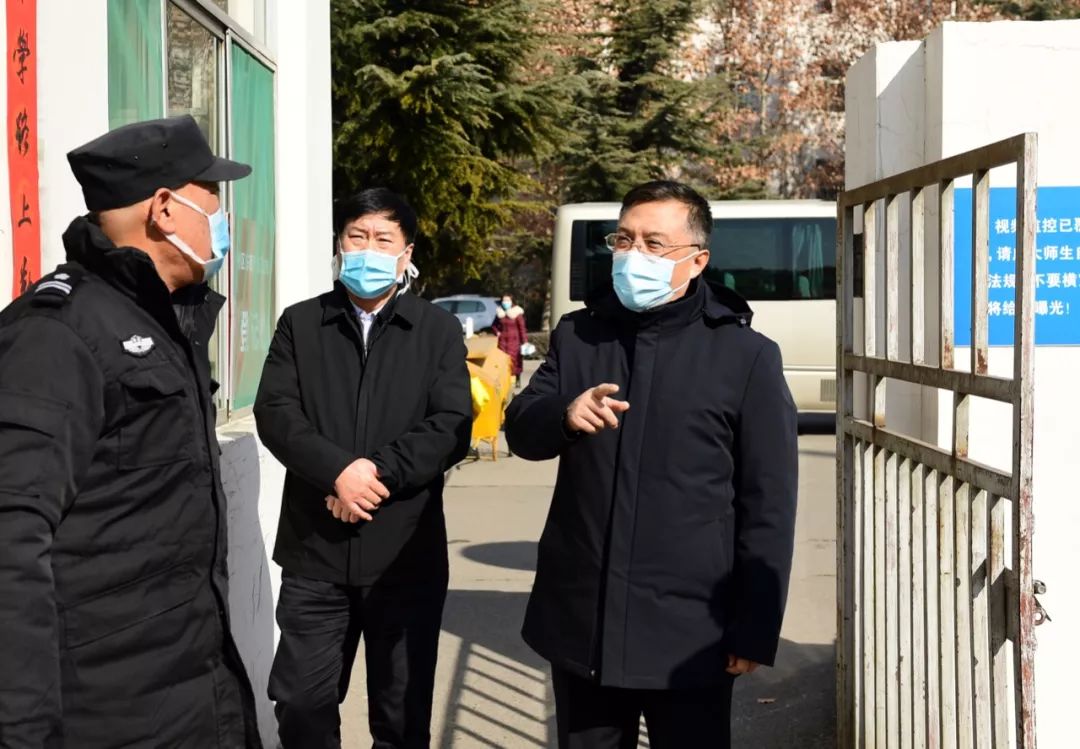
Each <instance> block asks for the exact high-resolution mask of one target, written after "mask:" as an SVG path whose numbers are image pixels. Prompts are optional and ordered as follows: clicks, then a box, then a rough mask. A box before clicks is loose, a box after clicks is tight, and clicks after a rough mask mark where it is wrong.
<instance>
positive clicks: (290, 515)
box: [255, 284, 472, 585]
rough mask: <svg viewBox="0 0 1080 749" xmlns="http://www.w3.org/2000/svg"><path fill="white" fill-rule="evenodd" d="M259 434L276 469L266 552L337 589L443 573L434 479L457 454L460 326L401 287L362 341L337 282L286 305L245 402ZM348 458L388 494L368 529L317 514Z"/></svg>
mask: <svg viewBox="0 0 1080 749" xmlns="http://www.w3.org/2000/svg"><path fill="white" fill-rule="evenodd" d="M255 419H256V421H257V423H258V428H259V437H260V439H262V441H263V443H264V444H265V445H266V446H267V447H268V448H269V449H270V452H272V453H273V454H274V456H276V457H277V458H278V460H280V461H281V462H282V463H283V464H284V465H285V468H286V469H287V472H286V476H285V489H284V496H283V502H282V506H281V522H280V523H279V525H278V536H277V545H276V547H275V549H274V560H275V561H276V562H277V563H278V564H280V565H281V566H282V568H283V569H285V570H288V571H290V572H293V573H296V574H298V575H303V576H305V577H311V578H315V579H318V580H325V581H328V582H335V583H339V584H349V585H373V584H375V583H377V582H381V583H384V584H399V583H417V582H424V581H431V582H439V581H440V580H445V579H446V576H447V555H446V521H445V519H444V516H443V505H442V496H443V473H444V472H445V471H446V470H447V469H448V468H449V467H451V466H452V465H454V464H455V463H457V462H458V461H459V460H461V459H462V458H463V457H465V455H466V454H467V452H468V449H469V439H470V433H471V430H472V398H471V396H470V394H469V374H468V370H467V369H466V366H465V343H464V340H463V337H462V334H461V324H460V323H459V322H458V321H457V318H455V317H454V316H453V315H451V314H449V313H448V312H446V311H445V310H442V309H440V308H438V307H436V306H435V305H433V304H431V303H430V302H426V301H424V300H423V299H420V298H419V297H417V296H416V295H414V294H413V293H411V292H405V293H403V294H400V295H398V296H396V297H394V298H393V300H392V301H391V302H390V303H388V304H387V306H386V307H384V308H383V310H381V311H380V313H379V315H378V318H377V319H376V320H375V321H374V323H373V324H372V328H371V331H370V333H369V335H368V340H367V343H366V345H365V343H364V338H363V332H362V328H361V325H360V322H359V320H358V319H357V315H356V312H355V310H354V308H353V306H352V303H351V302H350V300H349V297H348V295H347V294H346V293H345V289H344V287H343V286H341V284H336V285H335V287H334V289H333V290H332V291H330V292H328V293H326V294H323V295H322V296H319V297H316V298H314V299H309V300H307V301H305V302H301V303H300V304H297V305H295V306H293V307H290V308H289V309H287V310H285V313H284V314H283V315H282V317H281V320H280V321H278V326H277V331H276V333H275V334H274V339H273V341H272V342H271V344H270V353H269V355H268V356H267V358H266V365H265V367H264V368H263V377H262V382H261V383H260V385H259V393H258V396H257V398H256V400H255ZM358 458H368V459H369V460H372V461H373V462H374V463H375V465H376V466H378V468H379V472H380V476H381V480H382V482H383V483H384V484H386V486H387V488H388V489H389V490H390V492H391V496H390V499H389V500H388V501H386V502H384V503H383V504H382V506H381V507H380V508H379V509H378V510H377V511H376V513H375V517H374V520H373V521H372V522H370V523H364V522H361V523H358V524H355V525H353V524H348V523H343V522H342V521H340V520H337V519H335V518H334V516H333V515H332V514H331V513H330V512H329V511H328V510H327V509H326V497H327V496H328V495H331V494H333V493H334V482H335V481H336V480H337V478H338V476H339V475H341V472H342V471H343V470H344V469H345V468H346V467H347V466H348V465H349V464H351V463H352V462H353V461H355V460H357V459H358Z"/></svg>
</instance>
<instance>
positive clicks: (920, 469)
mask: <svg viewBox="0 0 1080 749" xmlns="http://www.w3.org/2000/svg"><path fill="white" fill-rule="evenodd" d="M910 489H911V688H912V696H911V706H912V716H911V723H912V729H911V730H912V746H913V747H914V749H926V747H927V746H928V736H927V730H926V728H927V726H926V721H927V714H928V711H927V709H926V707H927V706H926V702H927V699H928V697H929V693H930V690H929V678H928V677H929V674H928V673H927V667H926V663H927V656H928V645H929V642H928V640H927V637H926V626H927V618H928V617H927V613H928V606H927V605H926V559H927V556H926V541H927V537H928V536H927V533H926V500H925V495H926V469H925V467H924V466H923V465H922V464H921V463H917V464H915V469H914V470H913V471H912V473H911V485H910Z"/></svg>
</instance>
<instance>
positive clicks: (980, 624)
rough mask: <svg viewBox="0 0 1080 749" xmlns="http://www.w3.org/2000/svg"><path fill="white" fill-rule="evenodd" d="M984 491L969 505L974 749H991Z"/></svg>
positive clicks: (988, 591)
mask: <svg viewBox="0 0 1080 749" xmlns="http://www.w3.org/2000/svg"><path fill="white" fill-rule="evenodd" d="M986 496H987V493H986V492H982V491H980V492H976V493H975V500H974V501H973V502H972V503H971V599H970V600H971V634H972V648H971V649H972V658H973V669H974V670H973V672H972V682H973V686H974V690H975V722H974V725H975V747H977V749H992V747H993V737H992V734H991V730H990V723H991V721H992V717H991V714H990V713H991V709H990V705H991V702H992V699H993V694H992V693H991V689H990V678H991V670H990V662H991V656H990V589H989V579H988V575H987V568H988V565H989V558H988V554H987V546H988V544H987V531H988V528H987V507H986Z"/></svg>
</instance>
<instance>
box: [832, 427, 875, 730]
mask: <svg viewBox="0 0 1080 749" xmlns="http://www.w3.org/2000/svg"><path fill="white" fill-rule="evenodd" d="M851 441H852V442H854V446H853V449H852V454H851V466H852V469H853V470H852V471H851V473H850V476H851V480H852V484H853V492H852V496H853V497H854V498H855V501H854V502H852V503H851V513H850V515H849V516H848V518H849V519H850V520H851V526H852V529H853V531H854V533H853V534H852V540H853V543H852V546H853V547H854V548H853V549H851V551H850V552H848V553H846V554H845V557H846V558H847V560H848V561H849V562H851V567H850V570H851V573H852V574H851V576H852V581H853V587H852V588H849V590H851V592H852V596H851V603H852V607H851V609H850V614H851V616H850V618H849V621H850V625H849V626H847V627H845V629H844V632H845V637H850V640H849V641H850V643H851V648H850V650H848V652H849V653H850V655H851V660H852V667H851V669H850V672H851V678H850V682H849V683H848V684H846V685H845V691H844V694H845V703H846V704H847V705H848V706H847V707H846V708H845V710H846V711H845V712H841V713H839V714H838V716H837V719H838V723H839V724H840V730H839V731H838V738H839V739H840V742H841V745H842V746H850V747H857V748H861V747H865V746H866V735H865V733H864V730H865V725H866V721H865V717H864V716H863V714H862V712H861V711H860V710H858V709H857V708H858V706H859V705H860V704H861V703H863V702H865V698H864V691H863V690H864V686H863V685H864V684H865V683H866V677H865V675H864V673H865V670H864V659H865V658H866V648H865V647H864V646H863V629H864V627H865V621H864V620H865V616H866V607H865V604H864V602H863V600H862V598H861V597H860V596H859V592H860V591H861V590H862V581H863V569H862V565H861V564H859V563H856V560H860V561H861V559H862V557H863V551H864V546H865V538H866V536H865V532H864V530H863V513H864V512H866V492H865V489H866V485H865V483H864V482H863V465H864V463H863V460H864V454H865V453H866V452H867V450H868V449H869V448H868V446H867V445H866V443H865V442H862V441H860V440H851ZM840 608H841V610H843V609H844V608H846V607H843V606H842V607H840ZM847 716H850V720H849V719H847ZM842 734H847V735H846V737H844V736H843V735H842Z"/></svg>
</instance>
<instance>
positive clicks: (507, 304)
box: [501, 299, 514, 312]
mask: <svg viewBox="0 0 1080 749" xmlns="http://www.w3.org/2000/svg"><path fill="white" fill-rule="evenodd" d="M501 304H502V308H503V309H504V310H506V311H507V312H509V311H510V308H511V307H513V306H514V303H513V302H511V301H510V300H509V299H503V300H502V302H501Z"/></svg>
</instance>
